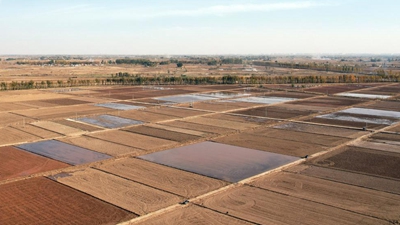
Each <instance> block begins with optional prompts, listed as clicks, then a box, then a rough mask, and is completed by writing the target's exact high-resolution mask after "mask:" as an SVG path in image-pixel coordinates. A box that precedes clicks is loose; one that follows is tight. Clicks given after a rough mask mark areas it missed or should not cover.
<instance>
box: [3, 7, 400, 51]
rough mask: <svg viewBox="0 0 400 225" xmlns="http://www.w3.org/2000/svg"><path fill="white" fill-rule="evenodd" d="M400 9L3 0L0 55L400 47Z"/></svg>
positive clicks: (347, 49) (356, 49)
mask: <svg viewBox="0 0 400 225" xmlns="http://www.w3.org/2000/svg"><path fill="white" fill-rule="evenodd" d="M399 9H400V1H399V0H381V1H372V0H318V1H312V0H310V1H305V0H279V1H278V0H263V1H261V0H246V1H245V0H230V1H227V0H214V1H210V0H203V1H190V0H186V1H184V0H169V1H161V0H147V1H127V0H114V1H111V0H108V1H106V0H97V1H95V0H80V1H78V0H69V1H64V0H30V1H28V0H0V31H1V33H0V55H4V54H134V55H135V54H137V55H139V54H165V55H167V54H168V55H172V54H274V53H285V54H289V53H312V54H320V53H391V54H398V53H400V22H399V21H400V13H399V12H398V11H399Z"/></svg>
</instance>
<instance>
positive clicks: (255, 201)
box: [198, 186, 386, 225]
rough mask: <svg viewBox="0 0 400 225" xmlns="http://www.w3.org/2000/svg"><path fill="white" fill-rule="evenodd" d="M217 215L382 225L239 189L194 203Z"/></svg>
mask: <svg viewBox="0 0 400 225" xmlns="http://www.w3.org/2000/svg"><path fill="white" fill-rule="evenodd" d="M198 203H199V204H201V205H203V206H205V207H207V208H211V209H213V210H217V211H218V212H220V213H224V214H229V215H231V216H234V217H237V218H242V219H246V220H247V221H251V222H253V223H258V224H274V225H275V224H311V225H312V224H315V225H319V224H332V225H333V224H335V225H336V224H358V223H360V221H362V223H363V224H371V225H372V224H384V222H386V221H382V220H379V219H374V218H371V217H368V216H363V215H359V214H356V213H351V212H349V211H345V210H341V209H338V208H335V207H331V206H327V205H323V204H319V203H315V202H311V201H307V200H303V199H299V198H295V197H292V196H286V195H282V194H278V193H274V192H270V191H267V190H262V189H259V188H254V187H249V186H242V187H237V188H234V189H230V190H227V191H225V192H223V193H220V194H217V195H214V196H209V197H206V198H204V199H201V200H199V201H198Z"/></svg>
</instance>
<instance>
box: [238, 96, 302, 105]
mask: <svg viewBox="0 0 400 225" xmlns="http://www.w3.org/2000/svg"><path fill="white" fill-rule="evenodd" d="M295 100H297V98H285V97H272V96H268V97H267V96H264V97H245V98H236V99H232V101H238V102H250V103H257V104H274V103H282V102H288V101H295Z"/></svg>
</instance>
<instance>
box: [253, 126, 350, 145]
mask: <svg viewBox="0 0 400 225" xmlns="http://www.w3.org/2000/svg"><path fill="white" fill-rule="evenodd" d="M251 133H252V134H254V135H258V136H264V137H269V138H276V139H282V140H290V141H298V142H303V143H309V144H314V145H322V146H326V147H333V146H336V145H341V144H343V143H345V142H348V141H350V140H351V139H350V138H344V137H335V136H329V135H324V134H311V133H304V132H299V131H290V130H281V129H273V128H258V129H255V130H253V131H251Z"/></svg>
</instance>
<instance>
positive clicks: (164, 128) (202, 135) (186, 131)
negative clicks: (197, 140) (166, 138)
mask: <svg viewBox="0 0 400 225" xmlns="http://www.w3.org/2000/svg"><path fill="white" fill-rule="evenodd" d="M146 126H148V127H154V128H158V129H163V130H168V131H174V132H178V133H184V134H190V135H194V136H199V137H206V136H209V135H210V134H208V133H204V132H200V131H195V130H190V129H184V128H178V127H172V126H166V125H162V124H146Z"/></svg>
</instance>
